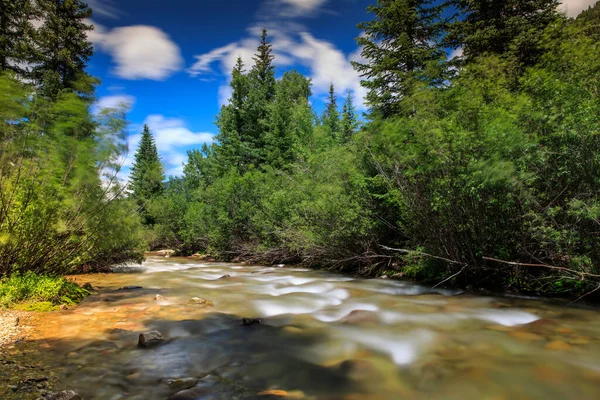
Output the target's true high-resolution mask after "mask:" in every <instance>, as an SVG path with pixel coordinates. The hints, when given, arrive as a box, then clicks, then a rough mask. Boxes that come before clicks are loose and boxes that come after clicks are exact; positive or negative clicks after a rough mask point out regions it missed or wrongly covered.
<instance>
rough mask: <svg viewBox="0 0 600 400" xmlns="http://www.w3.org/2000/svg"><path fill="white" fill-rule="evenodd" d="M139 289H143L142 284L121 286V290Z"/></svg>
mask: <svg viewBox="0 0 600 400" xmlns="http://www.w3.org/2000/svg"><path fill="white" fill-rule="evenodd" d="M137 289H143V287H142V286H123V287H122V288H119V290H137Z"/></svg>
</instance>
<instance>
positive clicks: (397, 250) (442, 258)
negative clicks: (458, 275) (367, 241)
mask: <svg viewBox="0 0 600 400" xmlns="http://www.w3.org/2000/svg"><path fill="white" fill-rule="evenodd" d="M379 247H381V248H382V249H384V250H388V251H395V252H398V253H404V254H417V255H419V256H423V257H429V258H435V259H436V260H442V261H446V262H447V263H450V264H459V265H464V266H465V267H466V266H467V265H468V264H467V263H465V262H462V261H455V260H450V259H449V258H444V257H439V256H434V255H433V254H429V253H423V252H422V251H416V250H407V249H394V248H392V247H387V246H383V245H379Z"/></svg>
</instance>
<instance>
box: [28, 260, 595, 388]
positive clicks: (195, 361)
mask: <svg viewBox="0 0 600 400" xmlns="http://www.w3.org/2000/svg"><path fill="white" fill-rule="evenodd" d="M223 275H229V277H226V278H222V279H219V278H220V277H222V276H223ZM83 279H85V280H86V281H89V282H91V283H92V285H94V287H97V288H99V292H98V293H97V294H95V295H92V296H90V297H89V298H88V299H86V300H85V301H84V302H83V303H82V304H81V305H80V306H78V307H76V308H73V309H72V310H69V311H62V312H59V313H51V314H49V315H47V316H45V317H44V321H43V326H42V327H41V328H40V329H38V332H37V333H36V336H35V337H34V338H33V340H34V343H35V346H37V348H40V349H43V351H40V357H46V358H47V360H46V361H47V362H48V363H49V364H50V365H52V371H53V373H54V374H56V375H57V376H58V377H59V378H60V382H61V385H62V386H64V387H66V388H69V389H73V390H75V391H77V392H78V393H79V394H80V395H81V396H82V397H83V398H84V399H103V400H104V399H109V400H111V399H114V400H116V399H137V400H142V399H143V400H149V399H167V398H169V396H173V395H174V394H175V393H177V392H178V391H180V390H183V389H188V388H190V387H192V388H191V389H188V390H186V391H184V392H180V393H179V394H178V395H176V396H175V397H174V398H177V399H253V398H259V399H263V398H278V397H277V396H279V395H284V394H287V396H288V398H304V399H348V400H349V399H355V400H359V399H457V400H458V399H461V400H462V399H477V400H481V399H490V400H491V399H494V400H500V399H510V400H515V399H578V400H581V399H599V398H600V314H599V313H598V311H597V310H586V309H579V308H572V307H571V308H569V307H562V306H558V305H556V304H550V303H548V302H543V301H540V300H526V299H507V298H492V297H477V296H470V295H464V294H460V293H458V292H452V291H445V290H431V289H428V288H424V287H420V286H417V285H414V284H412V283H404V282H399V281H392V280H385V279H360V278H352V277H347V276H342V275H335V274H330V273H326V272H322V271H312V270H308V269H301V268H287V267H285V268H279V267H261V266H246V265H239V264H225V263H203V262H199V261H194V260H188V259H176V258H150V259H148V260H147V261H146V262H145V263H144V264H143V265H142V266H141V267H139V268H129V269H128V270H127V271H126V272H120V273H115V274H98V275H88V276H85V278H83ZM131 285H138V286H142V287H143V288H142V289H126V290H118V289H119V288H121V287H123V286H131ZM157 295H159V296H157ZM194 297H198V298H202V299H207V300H210V301H211V302H212V303H213V305H212V306H211V305H210V304H209V305H207V304H200V303H198V302H197V301H196V302H190V299H192V298H194ZM242 318H260V319H261V323H260V324H256V323H255V324H252V325H247V326H246V325H243V322H242ZM150 330H158V331H160V332H161V333H162V334H163V336H164V337H165V339H166V340H165V342H164V343H162V344H161V345H159V346H157V347H154V348H150V349H140V348H138V347H137V346H136V345H137V337H138V334H139V333H140V332H145V331H150ZM188 378H189V379H188ZM169 379H172V380H171V381H169ZM260 393H262V394H260ZM259 394H260V395H259Z"/></svg>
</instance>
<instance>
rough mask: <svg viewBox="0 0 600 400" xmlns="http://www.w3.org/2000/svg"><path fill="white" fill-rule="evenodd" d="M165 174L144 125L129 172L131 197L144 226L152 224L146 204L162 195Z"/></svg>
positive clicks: (149, 134) (152, 141) (146, 126)
mask: <svg viewBox="0 0 600 400" xmlns="http://www.w3.org/2000/svg"><path fill="white" fill-rule="evenodd" d="M164 180H165V173H164V168H163V166H162V163H161V162H160V157H159V156H158V151H157V149H156V144H155V143H154V138H153V137H152V133H150V129H149V128H148V125H144V130H143V132H142V138H141V140H140V144H139V146H138V148H137V151H136V153H135V159H134V162H133V166H132V167H131V172H130V184H129V189H130V190H131V197H132V198H133V199H135V200H136V202H137V204H138V207H139V210H140V214H141V215H142V218H143V222H144V224H145V225H152V224H153V223H154V221H153V219H152V217H151V216H150V214H149V213H148V212H147V211H146V208H147V203H148V202H149V201H150V200H152V199H153V198H155V197H158V196H160V195H161V194H162V192H163V190H164V184H163V181H164Z"/></svg>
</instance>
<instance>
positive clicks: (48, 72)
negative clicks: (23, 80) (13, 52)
mask: <svg viewBox="0 0 600 400" xmlns="http://www.w3.org/2000/svg"><path fill="white" fill-rule="evenodd" d="M36 3H37V4H38V7H39V9H40V12H41V13H42V17H43V19H44V24H43V25H42V26H41V27H40V29H39V30H38V32H37V39H36V50H37V51H36V54H35V63H36V66H35V67H34V68H33V71H32V72H33V77H34V80H35V81H36V83H37V84H38V85H39V86H40V87H41V88H42V92H43V93H44V94H45V95H46V96H48V97H51V98H55V97H56V96H57V95H58V93H59V92H61V91H62V90H65V89H66V90H68V91H73V92H77V93H79V94H80V95H82V96H90V95H91V94H92V92H93V85H94V84H95V83H96V82H97V81H96V80H94V79H92V78H91V77H90V76H89V75H88V74H87V73H86V72H85V67H86V65H87V62H88V60H89V59H90V57H91V56H92V54H93V51H94V50H93V46H92V43H91V42H90V41H89V40H88V32H89V31H91V30H92V29H93V25H90V24H88V23H87V21H88V20H89V19H90V18H91V17H92V10H91V9H90V8H89V7H88V6H87V4H85V3H84V2H83V1H81V0H36Z"/></svg>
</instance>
